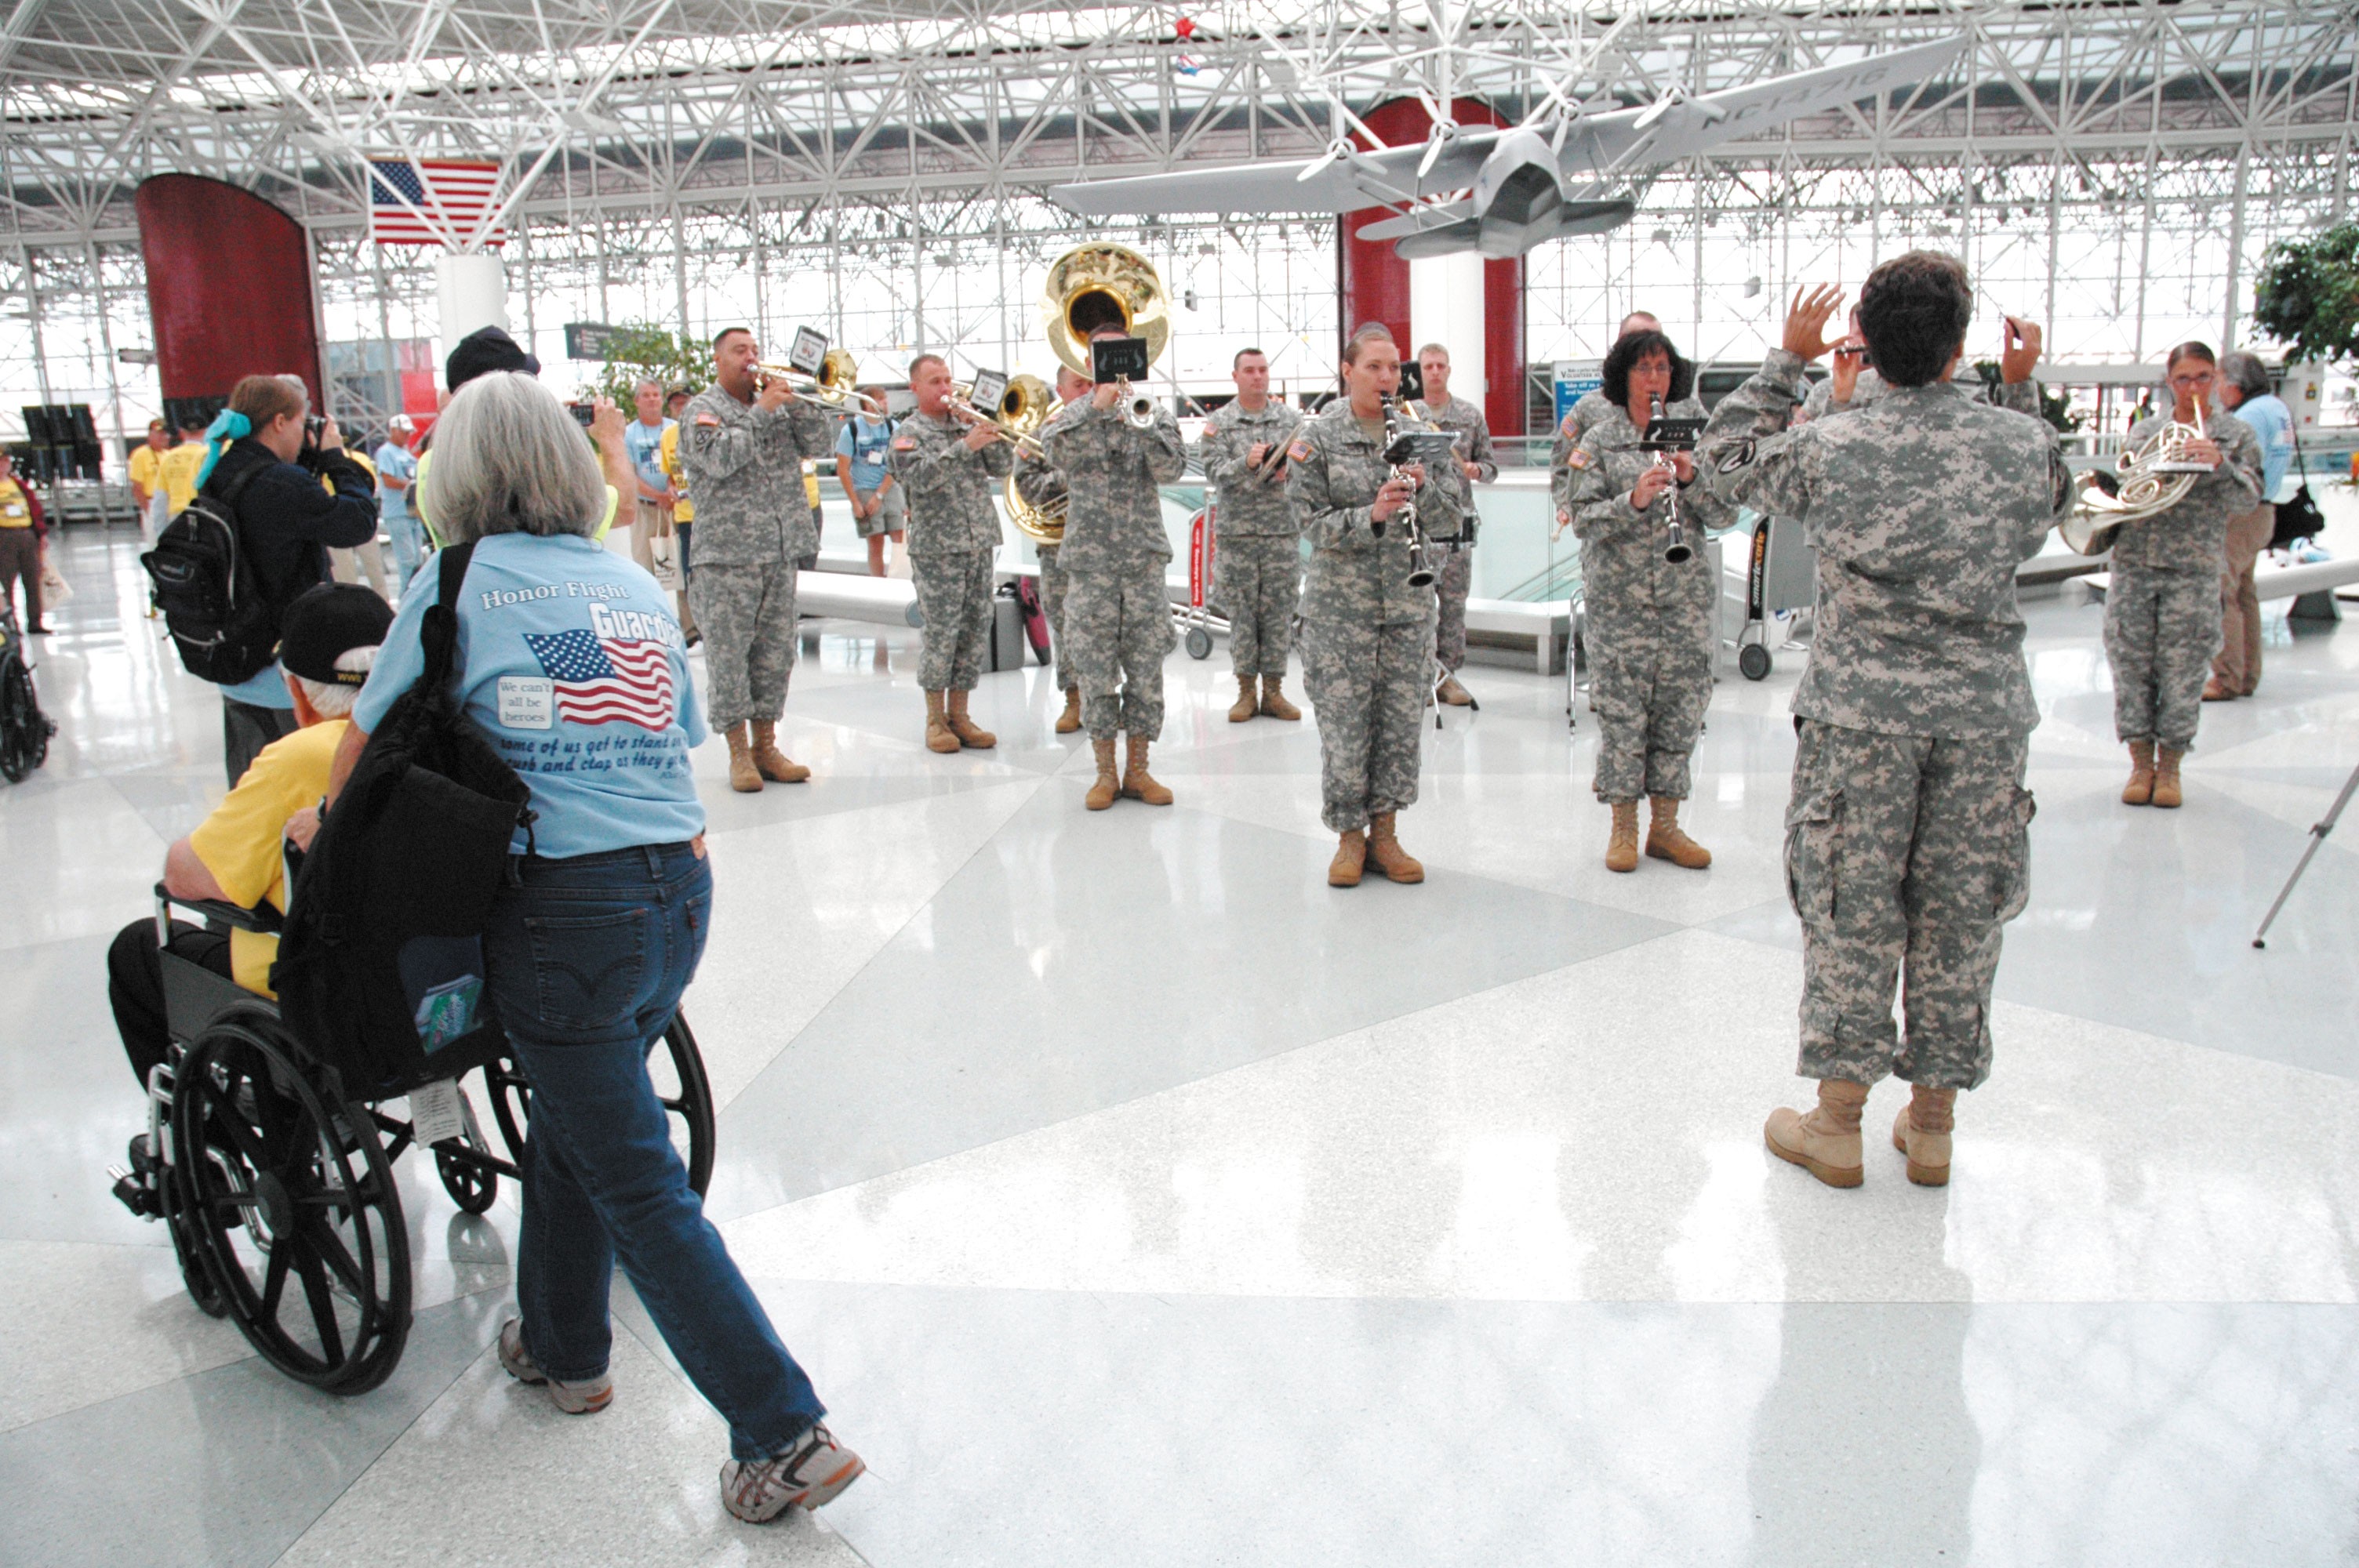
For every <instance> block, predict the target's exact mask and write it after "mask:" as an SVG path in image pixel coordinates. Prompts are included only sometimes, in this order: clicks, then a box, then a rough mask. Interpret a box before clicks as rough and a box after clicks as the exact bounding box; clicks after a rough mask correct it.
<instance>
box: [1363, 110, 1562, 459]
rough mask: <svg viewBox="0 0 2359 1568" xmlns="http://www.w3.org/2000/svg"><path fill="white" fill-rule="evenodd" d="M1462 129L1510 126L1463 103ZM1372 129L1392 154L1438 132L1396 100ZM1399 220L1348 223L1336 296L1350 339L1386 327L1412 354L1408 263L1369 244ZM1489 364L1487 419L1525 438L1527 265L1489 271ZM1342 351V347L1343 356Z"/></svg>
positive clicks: (1379, 213)
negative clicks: (1372, 227) (1368, 226)
mask: <svg viewBox="0 0 2359 1568" xmlns="http://www.w3.org/2000/svg"><path fill="white" fill-rule="evenodd" d="M1451 113H1452V114H1455V115H1456V116H1457V117H1458V123H1459V124H1461V125H1503V124H1506V123H1507V122H1506V120H1505V119H1503V118H1502V117H1501V116H1500V115H1499V114H1498V112H1497V111H1496V110H1494V109H1493V108H1492V107H1491V106H1490V105H1489V104H1487V103H1483V102H1482V101H1481V100H1479V99H1474V98H1461V99H1459V100H1457V101H1456V102H1455V103H1452V104H1451ZM1363 118H1364V120H1365V121H1366V123H1367V126H1368V128H1369V129H1370V130H1372V131H1374V132H1375V134H1376V135H1379V136H1381V137H1383V138H1384V139H1385V142H1386V145H1387V146H1396V147H1397V146H1405V145H1408V144H1413V143H1418V142H1421V141H1423V140H1424V139H1425V135H1426V131H1427V129H1428V128H1429V126H1430V124H1431V121H1430V119H1429V118H1428V117H1427V115H1426V113H1425V106H1424V105H1423V104H1421V103H1419V102H1418V101H1417V100H1415V99H1414V98H1394V99H1389V100H1387V101H1386V102H1385V103H1380V104H1378V105H1377V106H1376V107H1375V110H1374V111H1373V112H1372V113H1370V114H1366V115H1364V116H1363ZM1389 216H1391V210H1390V209H1389V208H1384V207H1369V208H1364V209H1362V210H1361V211H1357V212H1346V213H1344V214H1343V220H1342V224H1341V227H1342V230H1343V233H1342V236H1341V239H1340V241H1339V243H1337V245H1336V296H1337V298H1338V299H1339V300H1340V301H1341V305H1342V310H1341V315H1342V319H1343V336H1344V337H1346V338H1348V337H1350V336H1351V334H1352V330H1353V328H1355V327H1359V326H1362V325H1364V324H1365V323H1367V322H1370V321H1382V322H1383V323H1384V324H1385V325H1386V326H1387V327H1389V328H1391V329H1392V334H1393V341H1395V342H1397V343H1398V344H1399V345H1400V346H1401V348H1402V349H1403V350H1404V351H1407V350H1408V349H1410V348H1411V347H1413V346H1414V343H1415V340H1414V339H1413V338H1412V337H1411V336H1410V333H1409V319H1408V263H1407V262H1406V261H1403V260H1402V259H1401V258H1400V257H1399V256H1397V255H1395V254H1393V247H1392V242H1391V241H1389V240H1363V239H1361V238H1359V237H1358V235H1357V233H1356V231H1357V230H1358V229H1359V227H1360V225H1361V224H1363V223H1372V222H1375V221H1376V220H1377V219H1379V218H1385V217H1389ZM1483 317H1484V337H1483V358H1484V376H1485V377H1486V378H1487V380H1488V382H1489V388H1488V390H1487V391H1486V392H1485V393H1484V398H1483V414H1484V418H1486V419H1487V420H1489V422H1490V426H1491V433H1492V434H1493V435H1495V436H1520V435H1522V434H1523V433H1524V418H1525V412H1524V407H1525V401H1526V399H1525V395H1524V258H1523V257H1521V256H1510V257H1507V258H1506V259H1505V260H1492V261H1486V262H1484V264H1483ZM1340 347H1341V345H1340V344H1339V345H1338V348H1339V351H1340Z"/></svg>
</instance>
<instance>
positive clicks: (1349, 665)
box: [1287, 397, 1464, 833]
mask: <svg viewBox="0 0 2359 1568" xmlns="http://www.w3.org/2000/svg"><path fill="white" fill-rule="evenodd" d="M1400 427H1401V428H1402V429H1404V430H1414V429H1423V428H1426V427H1425V426H1423V425H1421V424H1419V422H1418V421H1416V420H1414V419H1407V418H1404V419H1402V420H1401V421H1400ZM1384 445H1385V442H1384V437H1383V435H1382V434H1381V433H1380V432H1376V433H1372V432H1371V431H1369V430H1368V429H1366V428H1364V427H1362V426H1361V424H1360V422H1359V420H1358V419H1357V418H1355V417H1353V413H1352V406H1351V404H1350V402H1349V401H1348V400H1346V399H1343V398H1340V397H1339V398H1337V399H1336V400H1335V401H1334V402H1332V403H1331V404H1329V405H1328V406H1327V407H1326V408H1325V409H1324V410H1323V411H1322V412H1321V413H1319V414H1316V415H1314V416H1311V417H1310V418H1309V419H1306V420H1304V421H1303V424H1302V427H1301V429H1300V430H1299V431H1297V432H1296V434H1295V438H1294V440H1293V442H1292V443H1291V444H1290V445H1289V446H1288V448H1287V467H1288V480H1287V493H1288V497H1289V498H1290V499H1291V500H1292V502H1293V503H1294V514H1295V516H1296V517H1297V518H1298V519H1299V521H1300V523H1301V525H1302V532H1303V533H1304V534H1305V535H1308V536H1309V537H1310V587H1309V589H1307V590H1306V591H1305V592H1304V594H1303V597H1302V621H1303V628H1302V642H1303V647H1302V665H1303V677H1304V683H1305V687H1306V689H1308V690H1309V692H1310V702H1311V706H1312V707H1313V708H1315V709H1317V712H1318V719H1319V762H1320V777H1319V818H1320V820H1321V821H1322V822H1324V823H1325V824H1326V825H1327V827H1328V828H1329V829H1330V830H1331V831H1333V832H1336V833H1349V832H1353V830H1355V829H1361V828H1365V827H1367V826H1368V818H1369V817H1371V816H1380V815H1382V814H1384V813H1386V812H1392V811H1399V810H1401V809H1402V808H1403V807H1405V806H1413V805H1415V804H1416V803H1417V771H1418V761H1419V753H1418V726H1419V723H1420V722H1421V721H1422V719H1423V717H1424V713H1425V701H1426V697H1427V696H1428V695H1429V694H1430V692H1431V691H1432V689H1433V621H1434V602H1433V589H1432V588H1431V587H1430V586H1428V587H1425V588H1411V587H1410V586H1409V581H1408V567H1409V549H1408V544H1409V529H1408V514H1406V513H1395V514H1393V515H1392V516H1390V517H1388V518H1386V520H1385V521H1384V522H1382V523H1378V522H1375V520H1374V519H1373V518H1372V517H1371V515H1370V514H1371V513H1372V512H1373V511H1374V509H1375V499H1376V492H1377V491H1378V490H1379V489H1381V488H1383V485H1384V482H1385V478H1386V474H1387V473H1389V472H1390V467H1389V465H1387V464H1386V461H1385V455H1384ZM1463 489H1464V481H1463V478H1462V475H1459V474H1456V473H1443V474H1429V475H1427V482H1426V483H1425V485H1424V486H1423V487H1422V488H1421V489H1419V492H1418V496H1417V502H1416V506H1417V512H1418V515H1419V517H1421V518H1423V519H1424V520H1425V524H1426V526H1427V527H1429V528H1432V529H1438V530H1440V531H1443V532H1447V531H1448V530H1450V529H1451V528H1453V527H1455V526H1456V518H1457V512H1458V507H1459V506H1460V504H1461V503H1462V502H1461V497H1462V492H1463Z"/></svg>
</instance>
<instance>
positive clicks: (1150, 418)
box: [1114, 376, 1155, 430]
mask: <svg viewBox="0 0 2359 1568" xmlns="http://www.w3.org/2000/svg"><path fill="white" fill-rule="evenodd" d="M1114 406H1115V407H1117V408H1119V409H1121V410H1122V422H1123V423H1124V424H1125V425H1127V426H1129V427H1131V428H1132V429H1134V430H1152V429H1153V428H1155V395H1154V394H1153V393H1151V392H1140V391H1137V390H1136V389H1135V388H1134V387H1132V385H1131V384H1130V378H1129V377H1127V376H1125V377H1124V378H1123V379H1122V380H1120V381H1118V382H1115V383H1114Z"/></svg>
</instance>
